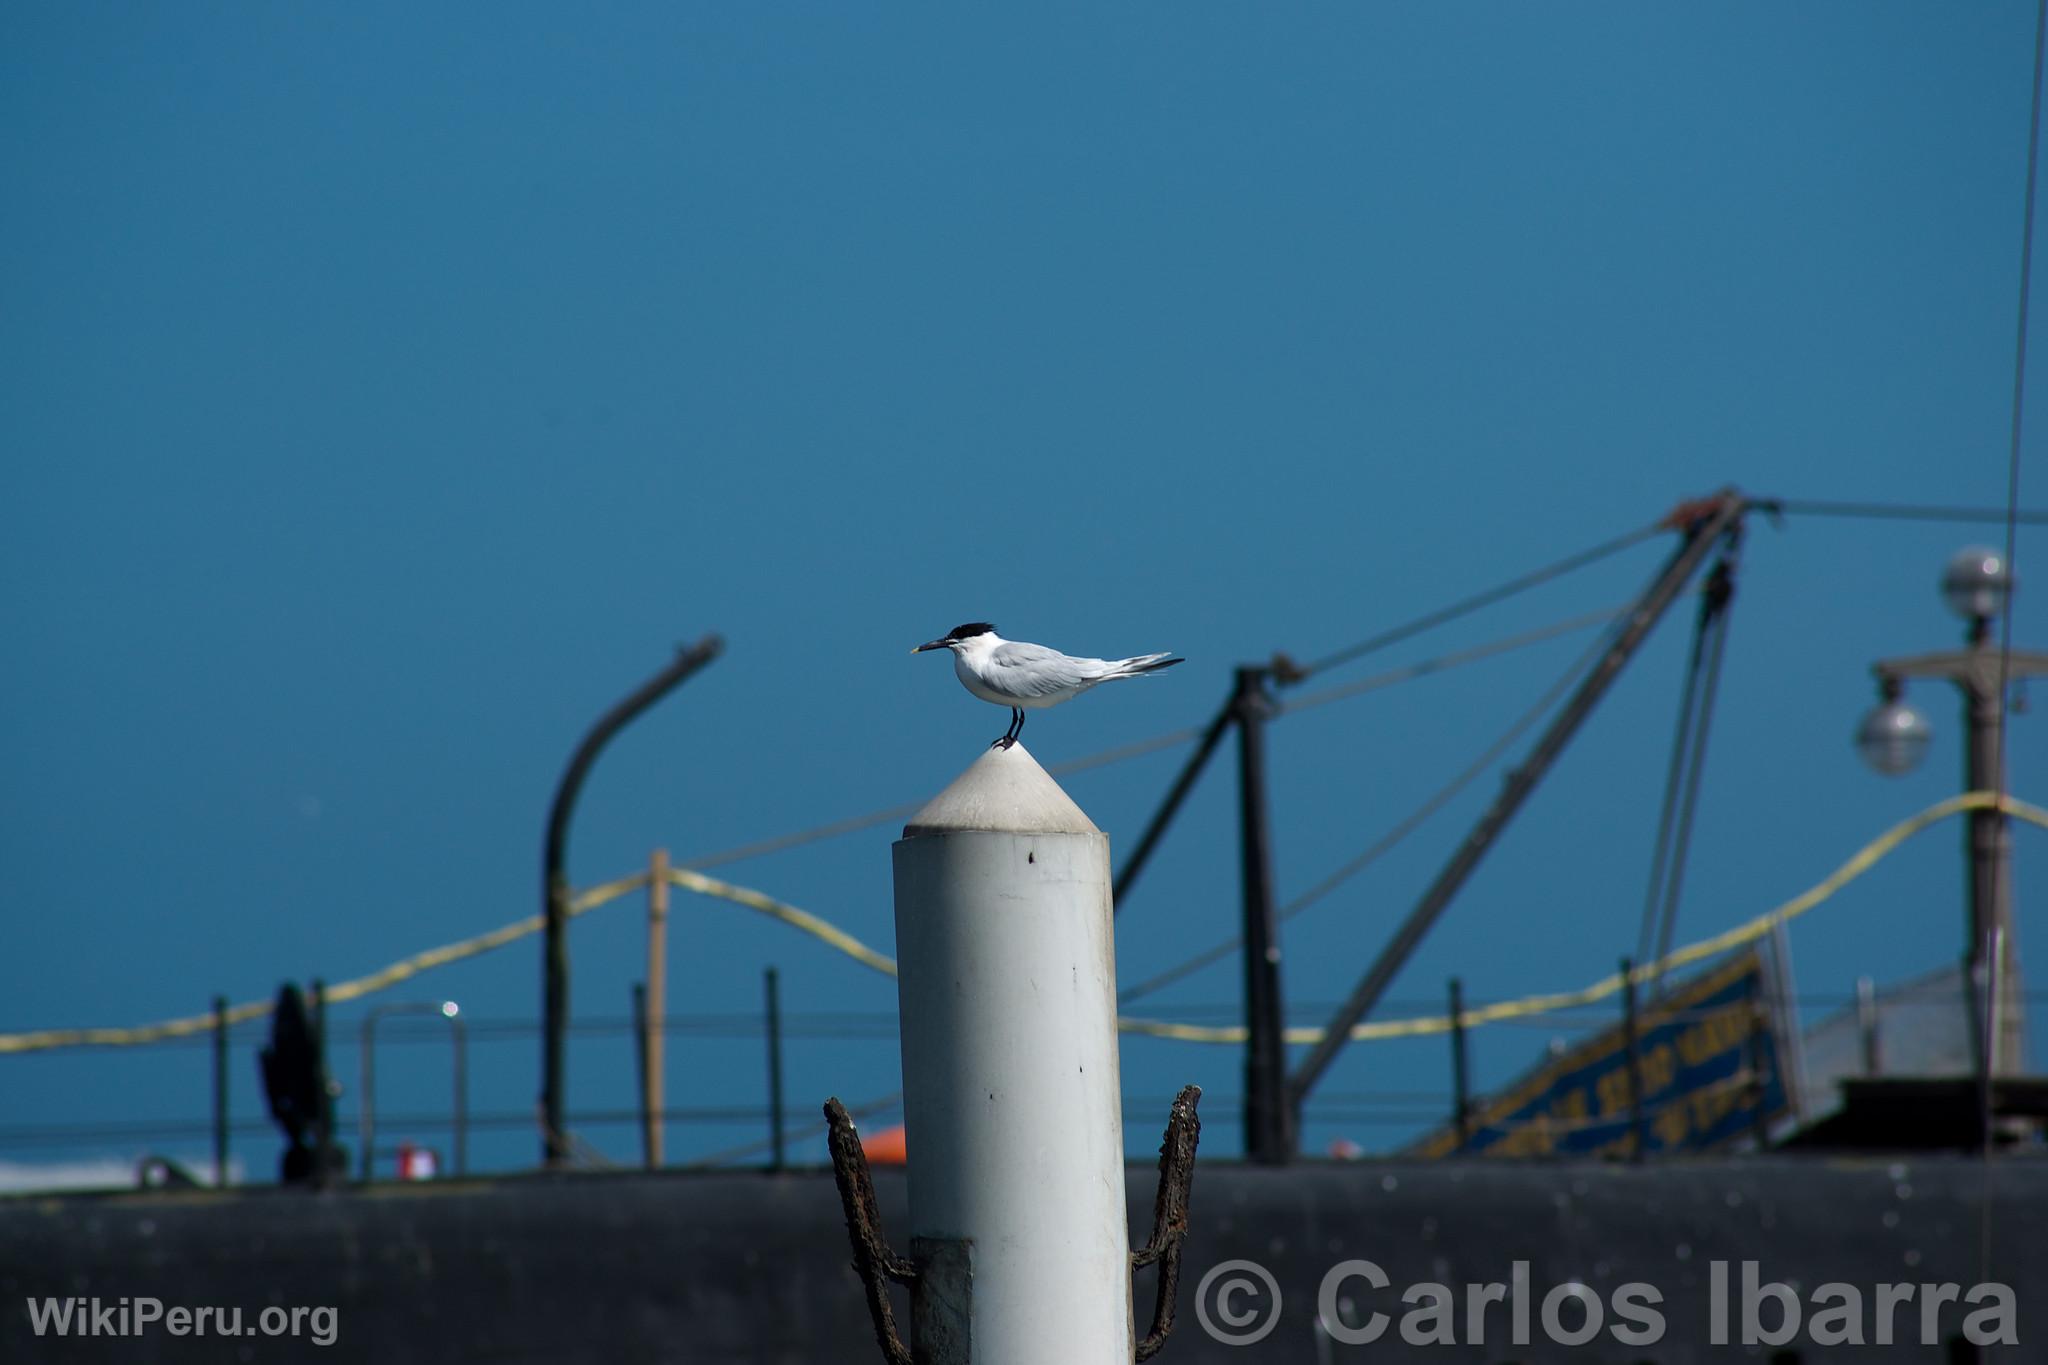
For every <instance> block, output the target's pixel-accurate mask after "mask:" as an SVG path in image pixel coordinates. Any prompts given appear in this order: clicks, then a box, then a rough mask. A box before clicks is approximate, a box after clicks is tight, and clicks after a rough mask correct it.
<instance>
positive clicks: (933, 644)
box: [910, 640, 946, 654]
mask: <svg viewBox="0 0 2048 1365" xmlns="http://www.w3.org/2000/svg"><path fill="white" fill-rule="evenodd" d="M945 647H946V642H945V641H944V640H926V641H925V642H924V643H923V644H921V645H919V646H918V647H917V648H916V649H913V650H911V651H910V652H911V653H912V654H922V653H924V652H925V651H926V650H928V649H944V648H945Z"/></svg>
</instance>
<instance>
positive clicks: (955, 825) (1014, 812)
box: [903, 744, 1102, 839]
mask: <svg viewBox="0 0 2048 1365" xmlns="http://www.w3.org/2000/svg"><path fill="white" fill-rule="evenodd" d="M968 829H973V830H986V831H989V832H992V833H997V834H1100V833H1102V831H1101V830H1099V829H1097V828H1096V827H1095V823H1094V821H1092V820H1090V819H1089V818H1088V816H1087V815H1086V814H1085V813H1084V812H1083V811H1082V810H1081V808H1080V807H1079V806H1077V805H1075V804H1074V799H1073V798H1072V797H1070V796H1068V795H1067V794H1066V793H1065V792H1064V791H1062V790H1060V784H1059V783H1057V782H1055V781H1053V780H1052V775H1051V774H1050V773H1048V772H1046V770H1045V769H1043V768H1041V767H1039V766H1038V760H1037V759H1035V758H1033V757H1032V756H1031V752H1030V750H1028V749H1026V748H1025V747H1024V746H1023V745H1022V744H1013V745H1011V746H1010V747H1009V748H1007V749H990V750H988V751H987V752H986V753H984V754H982V756H981V757H980V758H977V759H975V760H974V762H973V763H971V764H969V765H968V768H967V771H966V772H964V773H961V774H960V776H958V777H956V778H954V779H953V781H952V783H951V784H950V785H949V786H948V787H947V788H946V789H945V790H944V791H942V792H940V793H939V794H938V795H937V796H934V797H933V798H932V799H931V800H930V801H927V802H926V803H925V806H924V809H923V810H921V811H919V812H918V813H917V814H915V815H913V816H911V817H910V823H909V824H907V825H905V826H904V827H903V837H904V838H906V839H914V838H916V837H917V836H918V835H920V834H939V833H944V832H946V831H950V830H968Z"/></svg>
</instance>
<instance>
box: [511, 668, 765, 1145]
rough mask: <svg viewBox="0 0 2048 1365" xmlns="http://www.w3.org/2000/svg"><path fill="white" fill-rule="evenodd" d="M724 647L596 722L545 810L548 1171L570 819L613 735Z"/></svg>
mask: <svg viewBox="0 0 2048 1365" xmlns="http://www.w3.org/2000/svg"><path fill="white" fill-rule="evenodd" d="M724 648H725V641H723V640H721V639H720V638H719V637H718V636H716V635H707V636H705V637H704V638H703V639H701V640H699V641H698V642H697V643H696V644H694V645H691V646H690V647H689V648H687V649H679V650H677V652H676V657H675V660H674V662H672V663H670V664H669V665H668V667H666V668H664V669H662V670H661V672H659V673H657V674H655V675H654V676H653V677H652V678H649V679H648V680H647V681H646V682H644V683H642V684H641V685H640V686H639V687H638V688H636V689H634V691H633V692H632V693H631V694H629V695H628V696H627V697H626V698H625V700H623V701H621V702H620V703H619V704H618V705H616V706H614V707H612V709H611V710H609V711H607V712H605V713H604V714H603V715H602V716H599V717H598V718H597V724H595V725H593V726H591V727H590V733H589V734H587V735H585V736H584V737H583V742H582V743H581V744H579V745H577V746H576V752H575V753H574V754H573V755H571V756H570V759H569V767H568V770H567V771H566V772H564V773H563V774H562V780H561V783H560V784H559V785H558V786H556V788H555V799H554V802H553V803H552V804H551V805H550V806H549V807H548V832H547V842H546V843H545V844H544V845H543V847H542V851H541V874H540V883H541V915H542V918H543V924H544V925H545V929H546V935H545V946H544V947H543V949H542V954H541V1014H542V1023H541V1027H542V1037H541V1063H540V1124H541V1158H542V1160H543V1161H545V1162H546V1164H547V1165H549V1166H560V1165H562V1164H563V1163H565V1162H566V1161H568V1159H569V1132H568V1127H567V1124H566V1121H565V1120H564V1118H563V1115H562V1110H563V1107H564V1105H565V1104H566V1103H567V1101H566V1099H565V1097H564V1082H563V1078H562V1063H563V1048H564V1038H565V1035H566V1034H567V1033H568V1029H569V874H568V872H567V870H566V869H565V868H564V866H563V863H564V861H565V859H566V858H567V855H568V848H569V816H570V815H571V814H572V813H573V812H574V811H575V809H576V797H577V795H578V794H579V793H580V792H582V790H583V779H584V778H585V777H587V776H589V775H590V765H591V764H593V763H595V762H596V761H597V755H598V753H599V752H600V751H601V750H602V749H603V748H604V746H605V745H606V744H607V743H609V742H610V741H611V737H612V736H613V735H615V734H617V733H618V732H619V731H621V730H623V729H625V728H626V726H627V724H628V723H629V722H631V721H632V720H633V718H634V717H636V716H638V715H639V714H640V713H641V712H642V711H645V710H646V709H647V708H648V707H650V706H652V705H654V703H656V702H658V701H660V700H661V699H662V698H663V697H665V696H667V695H668V694H669V692H670V691H672V690H673V689H674V688H675V687H676V686H677V685H678V684H680V683H681V682H682V681H683V679H685V678H687V677H689V676H690V675H691V674H692V673H695V672H696V671H697V670H698V669H700V668H702V667H704V665H706V664H708V663H710V662H711V661H712V660H713V659H715V658H717V657H718V655H719V651H721V650H723V649H724Z"/></svg>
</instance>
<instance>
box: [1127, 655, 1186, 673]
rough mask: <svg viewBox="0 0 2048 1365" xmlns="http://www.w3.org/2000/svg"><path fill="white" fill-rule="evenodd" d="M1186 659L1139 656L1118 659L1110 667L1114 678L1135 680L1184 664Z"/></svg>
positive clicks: (1164, 656)
mask: <svg viewBox="0 0 2048 1365" xmlns="http://www.w3.org/2000/svg"><path fill="white" fill-rule="evenodd" d="M1186 662H1187V660H1186V659H1176V658H1174V657H1173V656H1172V655H1171V654H1137V655H1133V656H1132V657H1130V658H1128V659H1118V660H1117V661H1116V662H1115V663H1113V664H1111V665H1110V672H1109V676H1110V677H1112V678H1135V677H1137V676H1138V675H1139V674H1141V673H1157V672H1158V671H1159V670H1160V669H1162V668H1172V667H1173V666H1174V665H1175V664H1184V663H1186Z"/></svg>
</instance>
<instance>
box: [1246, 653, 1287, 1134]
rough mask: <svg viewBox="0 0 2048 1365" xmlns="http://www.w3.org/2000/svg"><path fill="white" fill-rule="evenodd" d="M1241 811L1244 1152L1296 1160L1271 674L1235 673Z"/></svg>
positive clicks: (1260, 671) (1259, 671) (1256, 670)
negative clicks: (1270, 796) (1269, 749)
mask: <svg viewBox="0 0 2048 1365" xmlns="http://www.w3.org/2000/svg"><path fill="white" fill-rule="evenodd" d="M1232 708H1233V710H1234V712H1235V717H1236V721H1237V784H1238V785H1237V811H1238V840H1239V851H1240V853H1241V856H1242V862H1243V887H1244V1016H1245V1018H1244V1022H1245V1033H1246V1041H1245V1059H1244V1074H1245V1086H1244V1149H1245V1156H1246V1158H1247V1159H1248V1160H1251V1161H1257V1162H1263V1163H1266V1164H1268V1165H1280V1164H1284V1163H1285V1162H1286V1161H1287V1160H1288V1159H1289V1158H1291V1157H1292V1156H1293V1155H1294V1141H1295V1134H1294V1131H1293V1130H1294V1117H1295V1116H1294V1112H1293V1107H1292V1105H1291V1104H1290V1103H1289V1100H1288V1095H1287V1054H1286V1051H1285V1048H1284V1044H1283V1035H1282V1033H1281V995H1280V939H1279V935H1278V934H1277V933H1276V932H1275V929H1274V924H1273V866H1272V841H1271V837H1270V835H1269V833H1268V830H1267V824H1266V718H1267V717H1268V716H1269V715H1270V714H1271V713H1272V699H1271V698H1270V697H1269V696H1268V695H1267V693H1266V670H1265V669H1263V668H1240V669H1238V670H1237V692H1236V695H1235V698H1234V700H1233V701H1232Z"/></svg>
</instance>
